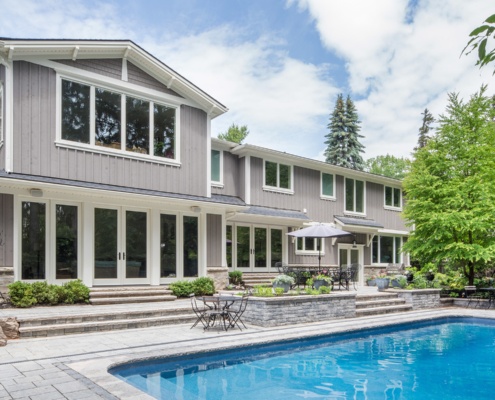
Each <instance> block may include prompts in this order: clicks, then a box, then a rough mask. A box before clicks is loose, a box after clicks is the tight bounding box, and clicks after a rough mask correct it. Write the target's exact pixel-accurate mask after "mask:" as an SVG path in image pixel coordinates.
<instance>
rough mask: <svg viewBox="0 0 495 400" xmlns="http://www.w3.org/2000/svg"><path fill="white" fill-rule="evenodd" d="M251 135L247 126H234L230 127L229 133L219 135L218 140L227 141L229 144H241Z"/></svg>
mask: <svg viewBox="0 0 495 400" xmlns="http://www.w3.org/2000/svg"><path fill="white" fill-rule="evenodd" d="M247 135H249V130H248V127H247V126H246V125H242V126H239V125H236V124H232V125H230V126H229V129H228V130H227V132H224V133H220V134H218V138H219V139H221V140H227V141H229V142H234V143H239V144H241V143H242V141H243V140H244V139H246V136H247Z"/></svg>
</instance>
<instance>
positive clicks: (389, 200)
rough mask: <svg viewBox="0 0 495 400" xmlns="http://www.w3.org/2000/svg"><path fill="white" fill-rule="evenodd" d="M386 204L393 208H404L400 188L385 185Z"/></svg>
mask: <svg viewBox="0 0 495 400" xmlns="http://www.w3.org/2000/svg"><path fill="white" fill-rule="evenodd" d="M385 206H386V207H391V208H397V209H400V208H402V193H401V190H400V189H399V188H393V187H390V186H385Z"/></svg>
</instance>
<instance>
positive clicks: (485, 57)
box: [462, 14, 495, 74]
mask: <svg viewBox="0 0 495 400" xmlns="http://www.w3.org/2000/svg"><path fill="white" fill-rule="evenodd" d="M492 35H493V38H490V36H492ZM469 36H470V37H471V39H470V40H469V42H468V44H467V45H466V47H464V49H463V50H462V53H463V54H466V55H468V54H470V53H471V52H472V51H474V50H476V49H478V61H477V62H476V65H479V66H480V68H481V67H484V66H485V65H487V64H489V63H491V62H493V61H494V60H495V47H494V48H492V49H491V50H488V51H487V48H486V45H487V43H488V39H495V14H493V15H490V16H489V17H488V18H487V19H485V22H484V23H483V24H482V25H480V26H478V27H477V28H476V29H475V30H474V31H472V32H471V33H470V34H469ZM468 48H469V49H470V50H468V51H466V50H467V49H468ZM493 73H494V74H495V70H494V71H493Z"/></svg>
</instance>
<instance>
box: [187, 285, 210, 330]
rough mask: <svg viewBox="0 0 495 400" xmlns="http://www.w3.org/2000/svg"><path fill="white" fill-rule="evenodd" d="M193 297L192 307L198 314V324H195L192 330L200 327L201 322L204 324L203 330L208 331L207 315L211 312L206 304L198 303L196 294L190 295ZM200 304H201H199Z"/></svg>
mask: <svg viewBox="0 0 495 400" xmlns="http://www.w3.org/2000/svg"><path fill="white" fill-rule="evenodd" d="M190 297H191V307H192V309H193V311H194V314H196V317H197V319H196V322H194V325H193V326H191V329H192V328H194V327H195V326H196V325H198V324H199V323H200V322H201V323H202V324H203V329H205V330H206V329H208V320H207V314H206V312H207V311H209V310H210V308H208V307H206V305H205V303H204V302H200V303H199V302H198V300H197V299H196V296H194V294H191V295H190ZM198 303H199V304H198Z"/></svg>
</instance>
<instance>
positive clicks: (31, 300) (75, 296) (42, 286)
mask: <svg viewBox="0 0 495 400" xmlns="http://www.w3.org/2000/svg"><path fill="white" fill-rule="evenodd" d="M9 297H10V301H11V302H12V304H13V305H14V306H15V307H31V306H34V305H36V304H51V305H55V304H59V303H67V304H74V303H83V302H86V303H87V302H89V288H88V287H87V286H86V285H85V284H84V283H82V281H81V280H79V279H77V280H75V281H69V282H66V283H64V284H63V285H49V284H48V283H46V282H44V281H42V282H32V283H27V282H14V283H12V284H10V285H9Z"/></svg>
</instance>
